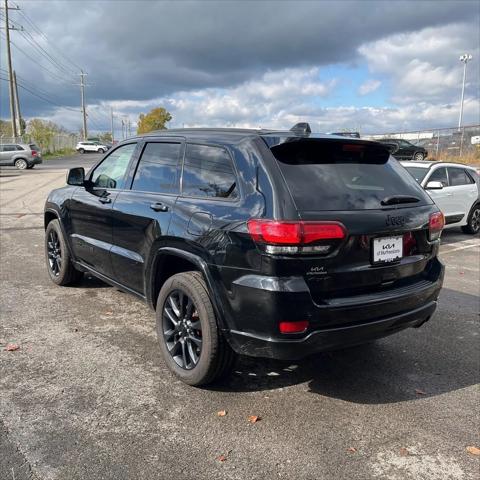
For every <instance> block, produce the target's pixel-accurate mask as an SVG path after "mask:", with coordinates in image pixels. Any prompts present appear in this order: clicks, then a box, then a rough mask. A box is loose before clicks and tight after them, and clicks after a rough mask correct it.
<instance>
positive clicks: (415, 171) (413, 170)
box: [405, 167, 428, 183]
mask: <svg viewBox="0 0 480 480" xmlns="http://www.w3.org/2000/svg"><path fill="white" fill-rule="evenodd" d="M405 168H406V169H407V171H408V173H409V174H410V175H411V176H412V177H413V178H414V179H415V180H416V181H417V182H418V183H422V181H423V179H424V178H425V175H426V174H427V172H428V168H422V167H405Z"/></svg>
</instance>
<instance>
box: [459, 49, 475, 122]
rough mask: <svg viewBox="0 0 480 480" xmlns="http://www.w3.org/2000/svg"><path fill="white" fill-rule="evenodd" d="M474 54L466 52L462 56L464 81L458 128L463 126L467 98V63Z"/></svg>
mask: <svg viewBox="0 0 480 480" xmlns="http://www.w3.org/2000/svg"><path fill="white" fill-rule="evenodd" d="M472 58H473V57H472V55H470V54H468V53H464V54H463V55H462V56H461V57H460V61H461V62H463V83H462V99H461V100H460V117H459V118H458V130H460V129H461V128H462V120H463V99H464V98H465V79H466V78H467V63H468V62H469V61H470V60H471V59H472Z"/></svg>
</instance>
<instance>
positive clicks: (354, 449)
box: [347, 447, 357, 453]
mask: <svg viewBox="0 0 480 480" xmlns="http://www.w3.org/2000/svg"><path fill="white" fill-rule="evenodd" d="M356 451H357V449H356V448H355V447H349V448H347V452H351V453H356Z"/></svg>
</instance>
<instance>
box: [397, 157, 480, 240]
mask: <svg viewBox="0 0 480 480" xmlns="http://www.w3.org/2000/svg"><path fill="white" fill-rule="evenodd" d="M402 165H403V166H404V167H405V168H406V169H407V170H408V171H409V172H410V173H411V174H412V176H413V177H414V178H415V180H416V181H417V182H418V183H419V184H420V185H421V186H422V187H423V188H425V190H427V192H428V193H429V195H430V196H431V197H432V199H433V200H434V201H435V203H436V204H437V205H438V206H439V208H440V210H441V211H442V212H443V214H444V215H445V228H451V227H461V228H462V230H463V232H464V233H469V234H473V235H474V234H477V233H478V232H480V177H479V175H478V170H477V168H475V167H470V166H468V165H462V164H459V163H446V162H402Z"/></svg>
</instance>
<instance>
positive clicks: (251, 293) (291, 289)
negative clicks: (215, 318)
mask: <svg viewBox="0 0 480 480" xmlns="http://www.w3.org/2000/svg"><path fill="white" fill-rule="evenodd" d="M434 262H435V263H434V265H433V268H431V271H430V278H429V279H424V280H422V281H419V282H417V283H414V284H412V285H409V286H408V287H403V288H398V289H395V290H389V291H385V292H379V293H378V292H377V293H375V294H371V295H357V296H352V297H348V298H342V299H335V300H332V301H331V302H328V303H327V304H325V305H318V304H316V303H314V302H313V300H312V297H311V295H310V294H309V292H308V291H305V290H304V289H302V282H301V281H300V280H299V279H296V278H289V279H286V280H284V281H282V279H280V278H277V279H275V278H272V277H261V276H258V277H257V278H256V279H255V278H252V277H256V276H249V278H248V281H246V282H242V281H240V282H239V283H238V284H237V285H236V287H237V288H234V290H233V293H234V295H233V296H234V298H233V307H234V310H236V313H237V314H236V315H235V326H234V328H231V329H230V330H229V331H227V332H225V333H226V335H227V338H228V340H229V343H230V345H231V346H232V348H233V349H234V350H235V351H236V352H237V353H240V354H244V355H249V356H255V357H268V358H277V359H286V360H294V359H299V358H302V357H305V356H307V355H310V354H313V353H316V352H321V351H328V350H335V349H341V348H344V347H348V346H353V345H357V344H361V343H365V342H369V341H371V340H374V339H377V338H381V337H385V336H388V335H391V334H393V333H396V332H398V331H400V330H403V329H405V328H409V327H419V326H421V325H422V324H423V323H425V322H426V321H427V320H429V318H430V317H431V316H432V314H433V312H434V311H435V309H436V306H437V298H438V295H439V293H440V289H441V287H442V284H443V276H444V266H443V265H442V263H441V262H440V261H439V260H438V259H437V258H435V259H434ZM257 280H258V281H257ZM242 283H243V284H242ZM281 320H288V321H296V320H308V321H309V324H310V327H309V329H308V330H307V331H306V332H305V333H302V334H288V335H282V334H280V333H279V329H278V324H279V322H280V321H281Z"/></svg>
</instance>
